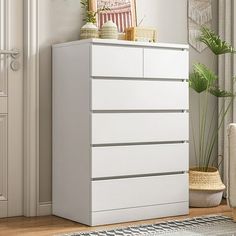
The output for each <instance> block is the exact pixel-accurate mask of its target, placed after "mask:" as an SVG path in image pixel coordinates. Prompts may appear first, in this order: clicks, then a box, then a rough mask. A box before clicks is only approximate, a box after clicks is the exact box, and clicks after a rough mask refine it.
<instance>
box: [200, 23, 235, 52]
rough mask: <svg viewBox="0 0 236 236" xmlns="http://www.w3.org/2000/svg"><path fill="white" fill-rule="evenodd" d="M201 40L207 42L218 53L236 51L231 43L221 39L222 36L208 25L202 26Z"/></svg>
mask: <svg viewBox="0 0 236 236" xmlns="http://www.w3.org/2000/svg"><path fill="white" fill-rule="evenodd" d="M199 40H200V41H201V42H203V43H205V44H206V45H207V46H208V47H209V48H210V49H211V51H212V52H213V53H214V54H216V55H220V54H225V53H235V52H236V51H235V49H234V48H233V47H232V46H231V45H230V44H228V43H227V42H225V41H223V40H221V39H220V36H218V35H217V34H216V33H215V32H214V31H212V30H210V29H209V28H207V27H202V28H201V36H200V38H199Z"/></svg>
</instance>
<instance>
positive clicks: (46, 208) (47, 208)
mask: <svg viewBox="0 0 236 236" xmlns="http://www.w3.org/2000/svg"><path fill="white" fill-rule="evenodd" d="M51 214H52V202H40V203H39V206H38V216H48V215H51Z"/></svg>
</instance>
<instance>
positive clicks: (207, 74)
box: [193, 63, 218, 87]
mask: <svg viewBox="0 0 236 236" xmlns="http://www.w3.org/2000/svg"><path fill="white" fill-rule="evenodd" d="M193 70H194V72H196V73H198V74H199V76H200V77H202V78H204V79H205V80H206V81H207V87H210V86H212V85H213V84H214V83H215V82H216V81H217V80H218V77H217V75H215V74H214V73H213V72H212V71H211V70H210V69H209V68H208V67H207V66H205V65H204V64H201V63H196V64H194V65H193Z"/></svg>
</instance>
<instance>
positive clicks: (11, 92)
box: [0, 0, 23, 217]
mask: <svg viewBox="0 0 236 236" xmlns="http://www.w3.org/2000/svg"><path fill="white" fill-rule="evenodd" d="M16 49H17V50H19V52H20V53H19V54H14V53H13V54H12V53H11V52H12V50H13V52H14V51H15V50H16ZM22 54H23V0H0V217H9V216H17V215H22V214H23V58H22V57H23V55H22Z"/></svg>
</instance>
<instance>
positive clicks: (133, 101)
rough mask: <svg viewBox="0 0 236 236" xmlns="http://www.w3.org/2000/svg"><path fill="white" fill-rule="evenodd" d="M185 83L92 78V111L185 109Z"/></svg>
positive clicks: (186, 107) (186, 87) (186, 102)
mask: <svg viewBox="0 0 236 236" xmlns="http://www.w3.org/2000/svg"><path fill="white" fill-rule="evenodd" d="M188 106H189V104H188V83H187V82H179V81H139V80H103V79H101V80H100V79H99V80H97V79H95V80H92V109H93V110H151V109H154V110H158V109H159V110H178V109H188Z"/></svg>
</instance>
